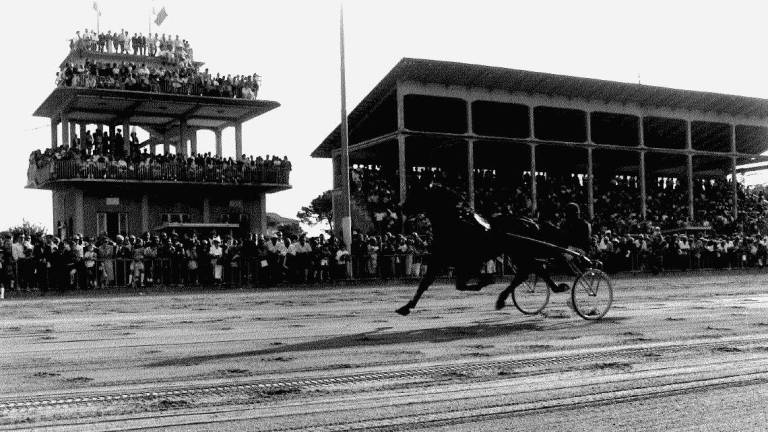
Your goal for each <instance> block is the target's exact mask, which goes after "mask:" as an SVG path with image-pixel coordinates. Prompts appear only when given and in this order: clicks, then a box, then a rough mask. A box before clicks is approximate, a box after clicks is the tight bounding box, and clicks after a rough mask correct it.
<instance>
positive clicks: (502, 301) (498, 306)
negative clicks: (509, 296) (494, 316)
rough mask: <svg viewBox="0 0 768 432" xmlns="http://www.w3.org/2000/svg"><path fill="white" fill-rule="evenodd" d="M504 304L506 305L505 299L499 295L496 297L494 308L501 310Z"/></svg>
mask: <svg viewBox="0 0 768 432" xmlns="http://www.w3.org/2000/svg"><path fill="white" fill-rule="evenodd" d="M504 306H506V302H505V299H503V298H501V297H499V298H498V299H496V310H502V309H504Z"/></svg>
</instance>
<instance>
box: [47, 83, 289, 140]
mask: <svg viewBox="0 0 768 432" xmlns="http://www.w3.org/2000/svg"><path fill="white" fill-rule="evenodd" d="M279 106H280V104H279V103H278V102H274V101H267V100H245V99H233V98H222V97H210V96H193V95H176V94H166V93H149V92H137V91H126V90H107V89H85V88H74V87H59V88H56V89H55V90H54V91H53V92H51V94H50V95H49V96H48V97H47V98H46V99H45V101H43V103H42V105H40V107H38V108H37V110H35V112H34V115H35V116H38V117H48V118H51V119H57V120H58V119H59V118H60V117H61V116H62V115H64V116H66V118H67V121H69V122H74V123H88V124H121V123H129V124H131V125H132V126H139V127H143V128H147V129H150V130H152V131H153V132H155V133H158V134H164V133H167V132H169V131H171V130H172V129H173V128H177V127H178V126H179V124H180V122H181V121H185V123H186V127H187V128H192V129H210V130H221V129H223V128H226V127H229V126H234V125H235V124H237V123H243V122H246V121H248V120H250V119H252V118H254V117H258V116H260V115H262V114H264V113H266V112H268V111H271V110H273V109H275V108H277V107H279Z"/></svg>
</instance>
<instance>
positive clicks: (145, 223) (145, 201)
mask: <svg viewBox="0 0 768 432" xmlns="http://www.w3.org/2000/svg"><path fill="white" fill-rule="evenodd" d="M149 229H150V227H149V195H148V194H144V195H142V196H141V232H143V233H145V232H148V231H149Z"/></svg>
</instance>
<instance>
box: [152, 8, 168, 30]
mask: <svg viewBox="0 0 768 432" xmlns="http://www.w3.org/2000/svg"><path fill="white" fill-rule="evenodd" d="M166 18H168V13H167V12H166V11H165V6H163V7H162V8H160V12H158V13H157V17H156V18H155V24H156V25H160V24H162V23H163V21H165V19H166Z"/></svg>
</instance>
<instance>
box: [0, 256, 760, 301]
mask: <svg viewBox="0 0 768 432" xmlns="http://www.w3.org/2000/svg"><path fill="white" fill-rule="evenodd" d="M668 252H669V253H665V254H651V253H637V254H630V255H628V256H626V255H621V256H616V255H614V256H602V257H600V258H602V259H604V260H606V261H605V264H606V266H607V267H608V270H614V271H633V272H637V271H654V270H655V269H658V270H661V269H663V270H688V269H726V268H730V269H734V268H748V267H763V266H764V265H765V264H766V257H765V256H761V255H760V254H754V253H751V252H745V251H731V252H729V253H717V252H716V251H713V252H709V251H706V252H707V253H703V254H702V253H701V251H689V252H686V253H684V254H677V253H673V252H672V251H668ZM350 260H351V264H352V272H353V273H352V275H353V278H355V279H369V280H380V279H389V278H399V279H402V278H406V279H407V278H414V279H415V278H419V277H421V276H422V275H423V274H424V273H425V272H426V270H427V267H428V265H429V255H427V254H410V253H409V254H394V255H389V254H387V255H383V254H377V255H358V256H352V257H351V259H350ZM139 263H140V265H138V264H139ZM346 267H347V266H346V262H343V263H340V264H339V263H335V261H334V260H333V259H332V258H324V259H320V260H316V259H314V258H312V257H309V256H305V257H302V256H298V257H293V256H279V255H269V256H264V257H237V258H235V259H232V258H226V257H225V258H220V259H208V258H203V259H197V260H191V259H189V258H186V257H183V256H178V257H170V258H151V259H144V260H140V261H136V260H133V259H129V258H111V259H99V260H96V261H95V262H93V265H88V263H86V262H85V261H83V260H79V261H77V260H76V261H72V262H60V261H56V262H47V261H45V260H42V259H35V258H23V259H19V260H16V261H13V262H7V263H5V264H4V265H3V268H2V270H3V277H2V278H0V282H4V286H5V287H6V288H9V287H10V285H11V281H13V283H12V285H13V286H15V287H17V288H20V289H37V290H40V291H42V292H45V291H48V290H66V289H75V288H89V287H91V288H107V287H126V286H142V285H145V286H146V285H153V286H195V285H203V286H209V285H216V284H222V285H226V286H230V287H266V286H271V285H274V284H278V283H281V282H294V283H319V282H330V281H338V280H344V279H347V275H346ZM451 270H452V269H449V270H448V273H447V276H449V277H451V276H452V272H451ZM553 270H554V271H557V269H556V268H555V269H553ZM481 271H482V272H484V273H489V274H494V275H497V276H504V275H509V274H510V273H511V272H512V267H511V263H510V262H509V260H507V259H506V258H505V257H504V256H501V257H498V258H496V259H494V260H490V261H489V262H486V263H485V264H484V265H483V268H482V270H481ZM142 275H143V277H142Z"/></svg>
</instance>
